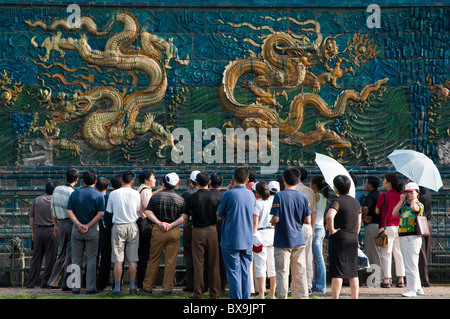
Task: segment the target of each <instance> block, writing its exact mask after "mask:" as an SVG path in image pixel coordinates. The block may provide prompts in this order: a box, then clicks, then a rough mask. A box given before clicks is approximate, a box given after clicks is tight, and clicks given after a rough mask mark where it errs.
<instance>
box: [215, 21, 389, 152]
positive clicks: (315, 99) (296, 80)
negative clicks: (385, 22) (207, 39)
mask: <svg viewBox="0 0 450 319" xmlns="http://www.w3.org/2000/svg"><path fill="white" fill-rule="evenodd" d="M289 19H290V20H292V21H293V22H295V23H297V24H301V25H307V24H310V25H313V27H314V28H313V29H309V31H314V32H315V33H316V34H317V37H316V40H315V41H304V39H302V40H299V39H298V38H295V37H294V35H291V34H288V33H285V32H275V31H273V32H271V33H270V34H269V35H267V36H266V37H265V39H264V41H263V42H262V45H261V53H260V54H259V55H258V56H256V55H255V54H251V57H248V58H243V59H237V60H234V61H231V62H230V63H229V64H228V65H227V66H226V67H225V70H224V72H223V79H222V83H221V85H220V88H219V95H220V100H221V103H222V105H223V107H224V108H225V110H226V111H227V112H229V113H231V114H232V115H233V116H234V117H235V118H238V119H241V120H242V123H241V126H242V127H243V128H244V129H245V128H248V127H254V128H256V129H257V128H267V129H268V131H269V132H270V129H273V128H277V129H279V136H280V141H281V142H282V143H285V144H289V145H301V146H303V147H308V146H310V145H312V144H315V143H318V142H324V143H327V144H329V145H330V147H331V149H338V154H337V155H338V157H341V156H342V155H343V153H344V152H346V151H348V152H351V143H350V142H349V141H346V140H345V139H344V138H343V137H342V136H341V135H339V134H337V133H336V132H334V131H332V130H330V129H326V128H325V127H324V123H318V124H317V127H316V130H315V131H311V132H307V133H302V132H299V130H300V128H301V126H302V123H303V117H304V110H305V108H306V107H307V106H312V107H313V108H315V109H316V110H317V111H318V113H319V114H320V115H321V116H323V117H325V118H336V117H339V116H341V115H343V114H344V112H345V109H346V105H347V102H348V101H349V100H352V101H355V102H364V101H365V100H366V99H367V97H368V96H369V94H370V93H371V92H374V91H377V90H378V89H379V88H380V86H381V85H383V84H385V83H386V82H387V80H388V79H387V78H385V79H382V80H379V81H377V82H376V83H374V84H371V85H367V86H365V87H364V88H363V89H362V90H361V91H360V92H356V91H355V90H345V91H343V92H341V93H340V94H339V96H338V97H337V99H336V101H335V103H334V105H333V106H332V107H330V106H329V105H328V104H327V103H326V102H325V101H324V99H323V98H322V97H320V96H319V95H318V94H317V93H318V92H320V89H321V87H323V86H324V85H325V84H326V83H328V82H330V83H331V85H333V86H334V87H337V82H336V80H337V79H339V78H340V77H342V76H344V75H345V74H347V73H352V74H354V70H353V68H352V67H349V68H345V69H341V63H342V62H343V61H346V59H344V58H342V57H340V56H339V52H338V47H337V45H336V42H335V40H334V39H333V38H326V39H325V40H324V41H322V35H321V33H320V24H319V23H318V22H317V21H315V20H307V21H304V22H299V21H296V20H294V19H292V18H289ZM229 24H230V25H232V26H233V27H239V26H240V25H235V24H232V23H229ZM246 26H247V27H249V25H246ZM375 49H376V47H375ZM332 60H334V61H335V63H334V67H333V68H332V67H330V66H329V63H330V62H331V61H332ZM319 63H323V67H324V69H325V72H323V73H321V74H319V75H315V74H313V73H312V71H311V68H312V67H314V66H315V65H317V64H319ZM300 86H303V87H312V88H313V92H312V93H300V94H298V93H297V95H296V96H294V97H293V99H292V100H291V102H290V107H289V110H288V112H287V117H286V118H282V117H280V114H279V110H280V109H282V106H281V104H280V103H279V102H278V101H277V98H278V97H280V96H284V97H285V98H286V101H288V95H287V91H286V90H289V89H296V88H299V87H300ZM241 88H246V89H248V90H249V91H251V92H252V93H253V95H254V96H255V100H256V101H255V102H254V103H251V104H245V103H241V102H239V100H238V98H236V90H237V89H241ZM277 90H278V91H277ZM227 125H229V123H227Z"/></svg>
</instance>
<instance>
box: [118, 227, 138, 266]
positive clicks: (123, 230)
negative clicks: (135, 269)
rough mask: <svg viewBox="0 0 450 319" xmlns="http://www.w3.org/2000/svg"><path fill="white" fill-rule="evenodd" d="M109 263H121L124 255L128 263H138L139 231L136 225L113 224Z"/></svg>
mask: <svg viewBox="0 0 450 319" xmlns="http://www.w3.org/2000/svg"><path fill="white" fill-rule="evenodd" d="M111 245H112V254H111V262H113V263H121V262H123V261H124V255H126V256H127V260H128V261H129V262H137V261H138V247H139V231H138V227H137V225H136V223H129V224H119V225H117V224H114V225H113V228H112V232H111Z"/></svg>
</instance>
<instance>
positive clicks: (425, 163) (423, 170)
mask: <svg viewBox="0 0 450 319" xmlns="http://www.w3.org/2000/svg"><path fill="white" fill-rule="evenodd" d="M388 158H389V160H390V161H391V162H392V164H394V166H395V169H396V170H397V171H398V172H399V173H401V174H403V175H405V176H406V177H408V178H409V179H411V180H412V181H413V182H415V183H417V184H418V185H420V186H424V187H426V188H429V189H432V190H434V191H435V192H437V191H438V190H439V188H441V187H442V186H443V184H442V179H441V175H440V174H439V170H438V169H437V167H436V165H434V163H433V161H432V160H431V159H430V158H429V157H428V156H426V155H425V154H422V153H419V152H416V151H412V150H394V151H393V152H392V153H391V154H389V155H388Z"/></svg>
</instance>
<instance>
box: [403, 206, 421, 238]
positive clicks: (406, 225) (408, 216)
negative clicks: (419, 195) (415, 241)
mask: <svg viewBox="0 0 450 319" xmlns="http://www.w3.org/2000/svg"><path fill="white" fill-rule="evenodd" d="M418 204H419V207H420V209H419V211H418V212H414V211H412V210H411V206H409V204H403V206H402V207H401V208H400V225H399V228H398V232H399V235H400V236H406V235H416V234H417V232H416V228H415V226H416V216H422V215H423V204H422V203H420V202H419V203H418Z"/></svg>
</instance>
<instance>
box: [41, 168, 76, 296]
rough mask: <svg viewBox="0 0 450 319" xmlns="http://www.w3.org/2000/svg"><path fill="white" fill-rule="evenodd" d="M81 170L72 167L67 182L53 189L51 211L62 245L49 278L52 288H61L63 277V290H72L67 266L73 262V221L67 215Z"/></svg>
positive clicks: (56, 232) (68, 171) (67, 175)
mask: <svg viewBox="0 0 450 319" xmlns="http://www.w3.org/2000/svg"><path fill="white" fill-rule="evenodd" d="M79 176H80V172H79V171H78V170H77V169H76V168H70V169H69V170H67V172H66V184H65V185H61V186H57V187H56V188H55V190H54V191H53V195H52V202H51V206H50V208H51V211H52V218H53V223H54V224H55V236H56V237H58V238H59V242H60V245H61V249H60V253H59V256H58V258H57V259H56V262H55V265H54V266H53V271H52V274H51V276H50V279H49V280H48V285H49V286H50V288H59V287H60V286H59V281H60V280H61V277H62V283H61V288H62V290H64V291H65V290H70V288H68V287H67V277H68V276H69V273H68V272H67V266H69V265H70V264H71V260H72V257H71V255H72V250H71V244H70V241H71V236H72V221H71V220H70V219H69V216H68V215H67V203H68V201H69V197H70V194H72V192H73V191H74V186H75V185H76V184H77V183H78V179H79Z"/></svg>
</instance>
